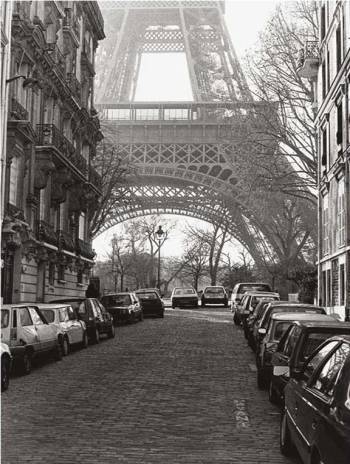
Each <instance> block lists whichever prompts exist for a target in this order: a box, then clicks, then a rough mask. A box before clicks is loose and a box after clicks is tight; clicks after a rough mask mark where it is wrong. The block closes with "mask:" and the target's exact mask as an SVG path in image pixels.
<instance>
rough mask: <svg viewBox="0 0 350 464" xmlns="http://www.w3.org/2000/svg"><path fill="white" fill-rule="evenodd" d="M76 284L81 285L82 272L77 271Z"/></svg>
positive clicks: (80, 270)
mask: <svg viewBox="0 0 350 464" xmlns="http://www.w3.org/2000/svg"><path fill="white" fill-rule="evenodd" d="M77 283H78V284H82V283H83V270H82V269H78V271H77Z"/></svg>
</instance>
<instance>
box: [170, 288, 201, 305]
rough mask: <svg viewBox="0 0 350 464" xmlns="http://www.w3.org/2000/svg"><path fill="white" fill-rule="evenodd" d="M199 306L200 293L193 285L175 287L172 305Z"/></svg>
mask: <svg viewBox="0 0 350 464" xmlns="http://www.w3.org/2000/svg"><path fill="white" fill-rule="evenodd" d="M185 306H186V307H191V308H198V294H197V292H196V291H195V289H194V288H192V287H175V288H174V290H173V292H172V294H171V307H172V308H173V309H175V308H176V307H179V308H183V307H185Z"/></svg>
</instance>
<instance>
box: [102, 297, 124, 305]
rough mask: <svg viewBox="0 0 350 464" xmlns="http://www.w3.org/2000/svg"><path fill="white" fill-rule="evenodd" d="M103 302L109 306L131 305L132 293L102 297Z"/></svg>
mask: <svg viewBox="0 0 350 464" xmlns="http://www.w3.org/2000/svg"><path fill="white" fill-rule="evenodd" d="M102 304H103V305H105V306H106V307H108V306H129V305H131V298H130V295H108V296H104V297H103V298H102Z"/></svg>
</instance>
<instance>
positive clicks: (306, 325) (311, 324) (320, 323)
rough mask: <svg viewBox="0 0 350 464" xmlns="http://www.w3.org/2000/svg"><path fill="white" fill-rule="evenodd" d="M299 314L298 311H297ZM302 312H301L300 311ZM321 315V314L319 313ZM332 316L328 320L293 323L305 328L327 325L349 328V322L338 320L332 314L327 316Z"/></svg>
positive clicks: (326, 326)
mask: <svg viewBox="0 0 350 464" xmlns="http://www.w3.org/2000/svg"><path fill="white" fill-rule="evenodd" d="M299 314H300V313H299ZM301 314H303V313H301ZM320 315H321V314H320ZM329 317H331V318H332V320H329V321H323V320H320V321H312V322H311V321H302V320H298V321H294V325H297V326H299V327H302V328H305V329H317V328H320V329H322V328H328V327H338V328H340V329H349V330H350V322H340V321H337V320H336V319H334V318H333V317H332V316H329Z"/></svg>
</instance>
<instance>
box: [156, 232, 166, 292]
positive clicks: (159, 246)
mask: <svg viewBox="0 0 350 464" xmlns="http://www.w3.org/2000/svg"><path fill="white" fill-rule="evenodd" d="M156 234H157V237H158V278H157V288H159V290H160V248H161V246H162V245H163V243H164V241H163V242H162V237H163V235H164V234H165V232H164V230H163V229H162V226H159V227H158V230H157V232H156Z"/></svg>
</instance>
